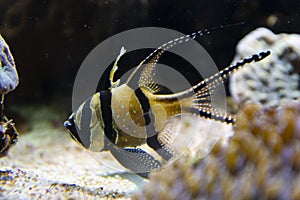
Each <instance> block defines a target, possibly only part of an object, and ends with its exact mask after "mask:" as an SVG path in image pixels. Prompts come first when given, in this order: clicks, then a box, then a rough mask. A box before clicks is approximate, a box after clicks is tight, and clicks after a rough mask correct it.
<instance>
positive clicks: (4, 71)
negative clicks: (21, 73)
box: [0, 35, 19, 157]
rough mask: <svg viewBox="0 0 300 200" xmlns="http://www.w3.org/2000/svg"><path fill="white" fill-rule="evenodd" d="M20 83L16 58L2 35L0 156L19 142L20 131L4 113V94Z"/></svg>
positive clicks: (0, 41) (0, 58) (0, 39)
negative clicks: (18, 131)
mask: <svg viewBox="0 0 300 200" xmlns="http://www.w3.org/2000/svg"><path fill="white" fill-rule="evenodd" d="M18 83H19V77H18V74H17V70H16V66H15V62H14V58H13V56H12V55H11V53H10V50H9V47H8V45H7V44H6V42H5V40H4V39H3V38H2V36H1V35H0V157H1V156H3V155H6V153H7V151H8V148H9V147H10V145H12V144H15V143H16V142H17V138H18V133H17V131H16V129H15V127H14V124H13V123H12V120H8V119H7V118H6V116H5V115H4V113H3V111H4V107H3V101H4V95H5V94H7V93H8V92H11V91H12V90H14V89H15V88H16V86H17V85H18Z"/></svg>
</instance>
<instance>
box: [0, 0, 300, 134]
mask: <svg viewBox="0 0 300 200" xmlns="http://www.w3.org/2000/svg"><path fill="white" fill-rule="evenodd" d="M299 12H300V2H299V1H297V0H265V1H259V0H251V1H250V0H242V1H232V0H216V1H204V0H200V1H199V0H186V1H180V0H173V1H159V0H152V1H150V0H127V1H117V0H66V1H61V0H13V1H12V0H1V1H0V33H1V34H2V35H3V37H4V38H5V39H6V41H7V43H8V44H9V46H10V49H11V51H12V54H13V56H14V58H15V61H16V65H17V70H18V73H19V77H20V84H19V86H18V87H17V89H16V90H15V91H14V92H12V93H10V94H8V95H7V96H6V100H5V105H6V112H7V113H8V114H7V115H8V117H9V118H13V119H14V121H15V123H16V126H17V128H18V129H20V130H21V131H23V130H24V131H26V130H28V129H30V126H28V125H26V120H27V119H28V117H30V115H31V114H32V110H39V111H40V112H41V113H43V114H41V115H37V116H36V118H45V119H47V116H50V115H51V114H50V113H49V112H54V113H55V112H56V113H58V114H57V115H54V117H49V120H52V121H53V123H54V124H56V125H57V126H62V124H63V120H64V119H65V118H67V116H68V115H69V114H70V112H71V101H72V100H71V95H72V87H73V82H74V80H75V77H76V73H77V70H78V69H79V67H80V65H81V63H82V62H83V60H84V58H85V57H86V56H87V55H88V53H89V52H90V51H91V50H92V49H93V48H94V47H95V46H97V45H98V44H99V43H101V42H102V41H103V40H105V39H106V38H109V37H110V36H112V35H114V34H117V33H119V32H122V31H125V30H128V29H133V28H138V27H148V26H154V27H164V28H169V29H174V30H177V31H180V32H182V33H186V34H188V33H190V32H193V31H196V30H201V29H204V28H210V27H215V26H220V25H226V24H234V23H241V22H242V23H243V25H239V26H234V27H232V28H224V29H223V30H222V29H221V30H219V31H215V32H214V33H213V34H210V35H206V36H203V37H201V38H199V39H198V41H199V42H200V44H201V45H202V46H203V47H204V48H205V49H206V50H207V51H208V52H209V54H210V55H211V57H212V58H213V59H214V61H215V63H216V64H217V66H218V67H219V68H220V69H222V68H224V67H226V66H227V65H228V64H230V62H231V61H232V59H233V56H234V54H235V46H236V44H237V42H238V41H239V40H240V39H241V38H242V37H243V36H244V35H246V34H247V33H249V32H250V31H252V30H254V29H255V28H257V27H261V26H264V27H267V28H269V29H271V30H272V31H273V32H274V33H281V32H286V33H300V17H299ZM99 76H100V75H99ZM26 106H27V108H28V106H29V107H30V108H31V109H27V108H26V109H25V108H24V107H26ZM45 107H51V109H50V110H47V109H44V110H43V109H42V108H45ZM51 116H52V115H51Z"/></svg>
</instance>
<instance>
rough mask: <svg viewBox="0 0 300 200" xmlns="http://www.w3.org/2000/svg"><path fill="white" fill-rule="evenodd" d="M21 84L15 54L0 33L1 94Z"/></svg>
mask: <svg viewBox="0 0 300 200" xmlns="http://www.w3.org/2000/svg"><path fill="white" fill-rule="evenodd" d="M18 84H19V77H18V73H17V70H16V65H15V61H14V58H13V56H12V55H11V52H10V50H9V47H8V45H7V44H6V42H5V40H4V39H3V37H2V36H1V35H0V94H7V93H8V92H10V91H13V90H14V89H15V88H16V87H17V85H18Z"/></svg>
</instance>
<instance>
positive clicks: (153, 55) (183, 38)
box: [126, 23, 243, 84]
mask: <svg viewBox="0 0 300 200" xmlns="http://www.w3.org/2000/svg"><path fill="white" fill-rule="evenodd" d="M240 24H243V23H237V24H229V25H221V26H217V27H213V28H210V29H204V30H201V31H196V32H193V33H191V34H188V35H184V36H181V37H178V38H175V39H173V40H170V41H168V42H166V43H164V44H162V45H161V46H159V47H158V48H156V49H155V50H154V51H152V52H151V53H150V54H149V55H148V56H147V57H146V58H145V59H144V60H142V61H141V62H140V64H139V65H138V66H137V67H136V68H135V69H134V71H133V72H132V73H131V75H130V76H129V78H128V79H127V81H126V84H128V83H129V81H130V80H131V79H132V77H133V76H134V75H135V74H136V73H137V71H138V70H139V69H140V68H141V67H142V66H143V64H144V63H147V62H148V61H149V64H150V65H147V66H146V68H148V69H145V70H146V71H153V70H155V66H156V64H157V62H158V61H159V58H160V57H161V55H162V54H163V53H164V52H165V51H167V50H168V49H170V48H172V47H174V46H176V45H179V44H181V43H183V42H188V41H190V40H194V39H195V38H196V37H198V36H202V35H207V34H210V32H211V31H214V30H217V29H220V28H224V27H227V26H235V25H240ZM153 58H154V59H153ZM149 68H152V69H149ZM142 73H143V72H142Z"/></svg>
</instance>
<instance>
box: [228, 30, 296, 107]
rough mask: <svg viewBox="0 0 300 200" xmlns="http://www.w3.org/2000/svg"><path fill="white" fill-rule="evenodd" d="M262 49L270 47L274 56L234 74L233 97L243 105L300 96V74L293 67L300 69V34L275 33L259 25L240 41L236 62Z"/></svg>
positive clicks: (274, 102) (269, 103) (272, 102)
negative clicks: (299, 88) (299, 85)
mask: <svg viewBox="0 0 300 200" xmlns="http://www.w3.org/2000/svg"><path fill="white" fill-rule="evenodd" d="M262 50H270V51H271V53H272V54H271V56H269V57H268V58H266V59H264V60H263V61H262V62H259V63H255V65H252V64H250V65H249V66H247V67H245V68H244V69H242V70H240V71H238V72H236V73H235V74H234V75H233V76H232V78H231V80H230V92H231V95H232V97H233V99H234V100H235V101H236V102H237V103H238V104H240V105H243V104H245V103H249V102H250V103H251V102H252V103H260V104H262V105H264V106H267V107H268V106H277V105H279V104H280V103H281V102H283V101H286V100H290V99H297V98H299V97H300V92H299V91H298V82H299V75H298V74H296V73H295V71H294V70H296V71H298V72H299V69H300V35H297V34H284V33H281V34H278V35H275V34H274V33H272V32H271V31H270V30H268V29H266V28H258V29H256V30H254V31H253V32H251V33H249V34H248V35H247V36H245V37H244V38H243V39H242V40H241V41H240V42H239V44H238V45H237V48H236V51H237V53H236V56H235V58H234V61H233V62H235V60H238V59H240V58H241V57H245V56H248V55H252V54H253V53H256V52H259V51H262Z"/></svg>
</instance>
